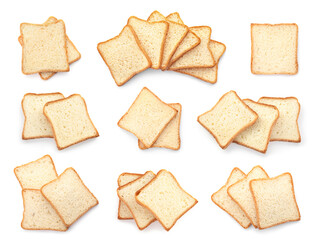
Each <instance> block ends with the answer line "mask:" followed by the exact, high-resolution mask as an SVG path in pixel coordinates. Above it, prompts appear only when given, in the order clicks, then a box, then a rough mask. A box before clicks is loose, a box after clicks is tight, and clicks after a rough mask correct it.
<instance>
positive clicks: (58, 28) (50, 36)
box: [20, 20, 69, 74]
mask: <svg viewBox="0 0 318 240" xmlns="http://www.w3.org/2000/svg"><path fill="white" fill-rule="evenodd" d="M20 31H21V36H22V39H23V45H22V72H23V73H24V74H33V73H40V72H67V71H69V63H68V57H67V51H66V34H65V25H64V22H63V21H62V20H58V21H57V22H55V23H50V24H30V23H22V24H21V25H20Z"/></svg>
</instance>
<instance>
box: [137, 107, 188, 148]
mask: <svg viewBox="0 0 318 240" xmlns="http://www.w3.org/2000/svg"><path fill="white" fill-rule="evenodd" d="M168 105H169V106H170V107H173V108H174V109H176V110H177V111H178V113H177V115H176V116H175V117H174V118H173V119H172V120H171V121H170V123H169V124H168V125H167V127H166V128H165V129H164V130H163V131H162V133H161V134H160V136H159V138H158V139H157V141H156V142H155V143H154V144H153V145H152V146H151V147H152V148H153V147H161V148H169V149H173V150H178V149H179V148H180V119H181V109H182V107H181V104H180V103H171V104H168ZM138 145H139V148H140V149H147V148H146V147H145V146H144V145H143V144H142V142H141V141H140V140H138Z"/></svg>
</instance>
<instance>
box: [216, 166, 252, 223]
mask: <svg viewBox="0 0 318 240" xmlns="http://www.w3.org/2000/svg"><path fill="white" fill-rule="evenodd" d="M244 177H246V174H245V173H243V172H242V171H241V170H240V169H239V168H234V169H233V170H232V172H231V174H230V176H229V178H228V179H227V182H226V184H225V185H224V186H223V187H221V188H220V189H219V190H218V191H217V192H215V193H213V194H212V196H211V199H212V201H213V202H214V203H215V204H216V205H217V206H219V207H220V208H221V209H222V210H224V211H225V212H227V213H228V214H229V215H230V216H232V217H233V218H234V219H235V220H236V221H237V222H238V223H239V224H240V225H241V226H242V227H243V228H248V227H249V226H250V225H251V221H250V220H249V219H248V218H247V217H246V215H245V213H244V212H243V210H242V209H241V208H240V206H239V205H237V203H236V202H234V201H233V199H232V198H231V197H230V196H229V194H228V193H227V189H228V188H229V186H231V185H232V184H234V183H236V182H238V181H239V180H241V179H243V178H244Z"/></svg>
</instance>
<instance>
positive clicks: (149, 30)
mask: <svg viewBox="0 0 318 240" xmlns="http://www.w3.org/2000/svg"><path fill="white" fill-rule="evenodd" d="M128 25H130V26H131V27H132V28H133V30H134V31H135V33H136V35H137V38H138V39H139V41H140V44H141V47H142V48H143V49H144V50H145V51H146V54H147V55H148V57H149V58H150V60H151V63H152V64H151V67H152V68H153V69H159V68H160V66H161V61H162V55H163V49H164V44H165V40H166V36H167V33H168V28H169V24H168V23H167V22H165V21H161V22H153V23H151V22H147V21H145V20H142V19H139V18H136V17H130V18H129V19H128Z"/></svg>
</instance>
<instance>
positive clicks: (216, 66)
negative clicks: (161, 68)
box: [174, 64, 218, 84]
mask: <svg viewBox="0 0 318 240" xmlns="http://www.w3.org/2000/svg"><path fill="white" fill-rule="evenodd" d="M212 68H215V71H216V78H215V81H214V82H211V81H208V80H207V79H205V78H202V77H199V76H196V75H195V74H192V73H188V72H183V71H182V70H186V69H187V68H184V69H180V70H174V71H175V72H178V73H182V74H186V75H189V76H191V77H194V78H197V79H200V80H202V81H204V82H207V83H212V84H214V83H216V82H217V81H218V77H217V72H218V64H216V65H215V66H214V67H212Z"/></svg>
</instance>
